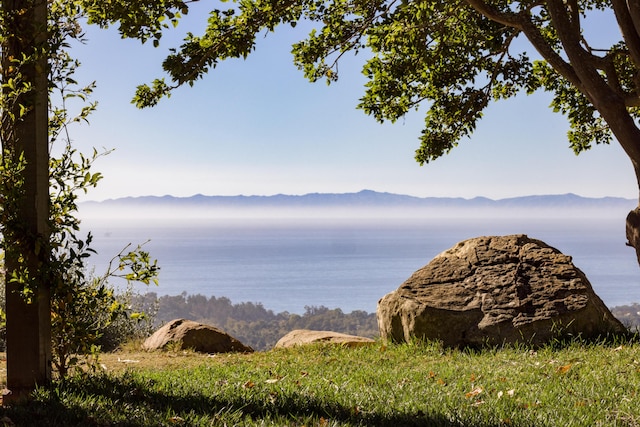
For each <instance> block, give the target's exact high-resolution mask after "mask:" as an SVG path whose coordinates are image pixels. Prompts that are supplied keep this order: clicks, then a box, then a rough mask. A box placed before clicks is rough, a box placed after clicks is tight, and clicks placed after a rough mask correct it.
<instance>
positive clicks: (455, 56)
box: [134, 0, 640, 164]
mask: <svg viewBox="0 0 640 427" xmlns="http://www.w3.org/2000/svg"><path fill="white" fill-rule="evenodd" d="M221 3H231V4H230V5H229V6H227V7H226V9H225V8H222V5H221V9H214V10H213V11H212V12H211V15H210V17H209V20H208V26H207V29H206V30H205V32H204V34H202V35H199V36H197V35H193V34H188V35H187V37H186V38H185V40H184V42H183V44H182V45H181V46H180V48H179V49H176V50H172V51H171V53H170V54H169V55H168V57H167V58H166V60H165V61H164V63H163V68H164V70H165V71H166V72H167V73H168V75H169V77H170V79H171V83H165V81H164V79H157V80H155V81H154V82H153V83H152V85H151V87H150V86H148V85H142V86H140V87H139V89H138V93H137V95H136V97H135V98H134V102H135V103H136V104H137V105H138V106H140V107H144V106H148V105H154V104H155V103H157V102H158V100H159V99H160V97H162V96H164V95H167V94H170V92H171V90H172V89H173V88H176V87H178V86H181V85H183V84H185V83H187V84H190V85H192V84H194V82H195V81H196V80H198V79H200V78H202V76H203V75H204V74H205V73H207V72H208V71H209V70H210V69H212V68H215V67H216V66H217V64H218V63H219V62H220V61H223V60H225V59H229V58H244V57H246V56H247V55H249V54H250V53H251V52H252V51H253V50H254V49H255V47H256V36H257V35H258V34H260V33H268V32H272V31H275V29H276V27H277V26H278V25H281V24H289V25H291V26H296V25H297V24H298V23H300V22H304V23H305V25H307V26H311V27H312V29H311V31H310V32H309V34H308V36H307V38H306V40H303V41H300V42H298V43H296V44H294V46H293V54H294V62H295V64H296V65H297V66H298V68H299V69H301V70H302V71H303V72H304V75H305V76H306V77H307V78H308V79H309V80H311V81H318V80H322V79H324V80H326V81H327V83H331V82H333V81H335V80H337V79H338V77H339V72H338V71H339V69H338V65H339V60H340V58H342V57H343V56H344V55H345V54H346V53H347V52H354V53H359V52H363V51H364V52H366V53H368V54H370V55H371V57H370V59H368V60H367V61H366V63H365V65H364V67H363V73H364V74H365V76H367V78H368V79H369V82H368V83H367V85H366V92H365V95H364V96H363V98H362V99H361V102H360V105H359V108H361V109H362V110H364V111H365V112H366V113H367V114H370V115H372V116H374V117H375V118H376V119H377V120H379V121H383V120H391V121H395V120H397V119H398V118H400V117H402V116H403V115H404V114H406V113H407V112H408V111H410V110H411V109H414V108H415V109H417V108H418V107H419V106H420V105H426V106H427V112H426V116H425V128H424V131H423V133H422V136H421V138H420V139H421V146H420V148H419V149H418V150H417V151H416V159H417V160H418V161H419V162H420V163H421V164H422V163H426V162H429V161H431V160H434V159H436V158H438V157H440V156H441V155H443V154H445V153H447V152H448V151H449V150H451V149H452V148H453V147H454V146H455V145H457V143H458V142H459V141H460V140H461V139H462V138H464V137H467V136H469V135H471V133H472V132H473V131H474V129H475V127H476V124H477V122H478V120H479V119H480V118H481V117H482V115H483V112H484V110H485V108H486V107H487V106H488V105H489V104H490V103H491V102H492V101H497V100H500V99H505V98H510V97H513V96H515V95H516V94H517V93H519V92H522V91H524V92H527V93H532V92H534V91H535V90H538V89H544V90H546V91H549V92H551V93H552V94H553V102H552V104H551V107H552V108H553V110H554V111H556V112H560V113H562V114H564V115H566V116H567V118H568V120H569V123H570V126H571V130H570V132H569V141H570V145H571V148H572V149H573V150H574V151H575V152H576V153H579V152H581V151H584V150H587V149H589V148H590V147H591V144H592V143H608V142H609V141H610V139H611V132H610V126H613V127H614V132H615V131H618V130H619V129H615V127H616V126H621V123H622V122H621V121H620V114H623V115H626V116H628V117H632V118H636V119H637V118H638V117H639V116H638V112H639V110H638V106H640V101H639V97H638V87H637V85H638V81H637V78H636V76H637V74H638V68H639V65H640V42H638V40H640V39H638V35H637V31H636V30H635V27H634V26H633V22H635V21H634V20H633V19H634V16H635V15H634V14H635V13H636V12H635V11H634V10H633V8H629V6H628V5H626V4H625V3H624V2H619V1H615V2H603V1H577V0H573V1H570V2H568V3H567V2H562V1H559V0H549V1H541V2H523V1H483V0H456V1H445V0H437V1H428V2H425V1H402V2H400V1H397V0H386V1H385V0H376V1H363V0H338V1H335V0H332V1H328V0H289V1H286V2H281V1H273V0H234V1H232V2H221ZM614 13H615V18H616V19H617V21H618V24H619V26H620V29H621V32H622V36H623V37H624V38H623V37H621V38H620V41H618V42H615V43H613V44H612V45H610V46H604V47H602V46H600V44H601V41H600V40H587V39H586V37H585V34H584V32H583V28H584V27H585V26H586V25H588V24H587V23H588V22H590V21H591V20H593V19H594V17H598V16H600V17H601V16H603V15H604V14H609V15H613V14H614ZM524 39H526V40H527V41H528V42H529V46H530V47H532V48H533V49H534V52H533V55H530V54H529V53H527V52H526V51H525V46H526V44H524V43H523V40H524ZM596 46H597V47H596ZM613 111H615V112H616V114H617V116H616V115H613V114H612V112H613ZM624 120H626V118H625V119H624ZM617 137H618V139H619V140H620V143H621V144H622V145H623V147H625V149H627V153H628V154H630V151H629V149H628V144H629V142H628V141H626V138H621V137H622V134H621V133H620V132H618V133H617ZM621 139H622V140H621Z"/></svg>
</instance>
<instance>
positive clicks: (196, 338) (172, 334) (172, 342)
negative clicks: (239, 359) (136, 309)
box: [142, 319, 253, 353]
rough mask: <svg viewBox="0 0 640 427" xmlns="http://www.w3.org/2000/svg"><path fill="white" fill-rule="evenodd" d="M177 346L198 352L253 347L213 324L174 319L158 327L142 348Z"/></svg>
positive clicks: (248, 348) (152, 348)
mask: <svg viewBox="0 0 640 427" xmlns="http://www.w3.org/2000/svg"><path fill="white" fill-rule="evenodd" d="M167 346H177V347H179V348H180V349H183V350H194V351H197V352H200V353H230V352H240V353H248V352H252V351H253V349H252V348H251V347H249V346H246V345H244V344H242V343H241V342H240V341H238V340H237V339H236V338H234V337H232V336H231V335H229V334H227V333H226V332H223V331H221V330H220V329H218V328H214V327H213V326H209V325H205V324H202V323H198V322H194V321H192V320H185V319H175V320H172V321H170V322H169V323H167V324H165V325H164V326H162V327H161V328H160V329H158V330H157V331H156V332H155V333H154V334H153V335H151V336H150V337H149V338H147V339H146V340H145V342H144V343H143V344H142V348H143V349H144V350H147V351H152V350H160V349H164V348H167Z"/></svg>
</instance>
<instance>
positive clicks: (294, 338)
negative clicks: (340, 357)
mask: <svg viewBox="0 0 640 427" xmlns="http://www.w3.org/2000/svg"><path fill="white" fill-rule="evenodd" d="M374 342H375V341H374V340H372V339H371V338H364V337H358V336H355V335H347V334H341V333H339V332H331V331H310V330H308V329H296V330H294V331H291V332H289V333H288V334H287V335H285V336H283V337H282V338H280V339H279V340H278V342H277V343H276V345H275V348H287V347H294V346H296V345H305V344H315V343H331V344H341V345H344V346H347V347H357V346H361V345H367V344H372V343H374Z"/></svg>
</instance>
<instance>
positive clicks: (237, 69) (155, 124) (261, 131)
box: [71, 2, 638, 200]
mask: <svg viewBox="0 0 640 427" xmlns="http://www.w3.org/2000/svg"><path fill="white" fill-rule="evenodd" d="M207 7H209V8H211V7H212V6H211V2H198V3H194V7H193V8H192V11H191V12H190V13H189V15H188V16H187V17H186V18H185V19H184V20H183V21H182V22H181V23H180V24H179V26H178V28H177V29H175V30H172V31H171V32H169V33H167V34H165V35H164V36H163V38H162V40H161V44H160V47H159V48H155V49H154V48H153V47H152V46H151V44H150V43H148V44H147V45H140V43H139V42H137V41H134V40H121V39H120V38H119V36H118V35H117V33H116V32H115V31H114V30H100V29H97V28H95V27H89V28H87V38H88V42H87V43H86V44H85V45H77V46H74V48H73V49H72V52H71V53H72V55H74V56H75V57H77V58H78V59H79V60H80V61H81V63H82V66H81V68H80V70H79V71H78V73H77V75H76V77H77V79H78V80H79V81H80V82H81V83H88V82H91V81H94V80H95V81H96V83H97V89H96V91H95V92H94V94H93V96H92V100H94V101H97V102H98V104H99V105H98V110H97V111H96V112H95V113H94V114H93V115H92V117H90V124H89V125H82V126H77V127H74V128H72V129H71V138H72V140H73V142H74V145H75V146H76V148H78V149H79V150H80V151H82V152H90V151H91V149H92V148H93V147H96V148H98V149H103V148H104V149H114V151H113V152H112V153H111V154H109V155H108V156H105V157H102V158H101V159H100V160H99V161H98V162H96V164H95V169H94V171H99V172H101V173H102V174H103V175H104V179H103V180H102V181H101V183H100V184H99V186H98V188H96V189H92V190H90V192H89V194H88V195H87V196H85V197H84V198H83V200H105V199H110V198H119V197H126V196H145V195H156V196H162V195H173V196H179V197H187V196H191V195H194V194H205V195H239V194H242V195H273V194H307V193H349V192H357V191H360V190H362V189H369V190H375V191H381V192H392V193H398V194H408V195H414V196H419V197H432V196H433V197H464V198H472V197H476V196H484V197H489V198H492V199H501V198H508V197H516V196H524V195H534V194H564V193H576V194H579V195H582V196H586V197H604V196H617V197H626V198H636V197H637V195H638V188H637V185H635V184H634V183H635V177H634V174H633V170H632V167H631V163H630V161H629V160H628V158H627V157H626V155H625V154H624V152H623V151H622V149H621V148H620V147H619V145H618V144H617V143H614V144H611V145H605V146H596V147H594V148H593V149H591V150H590V151H588V152H585V153H583V154H581V155H580V156H576V155H575V154H573V152H572V151H571V150H570V149H569V146H568V141H567V138H566V131H567V129H568V125H567V121H566V119H565V118H564V117H562V116H561V115H558V114H554V113H553V112H552V111H551V110H550V109H549V108H548V105H549V102H550V98H549V96H548V95H546V94H536V95H533V96H524V95H523V96H519V97H517V98H515V99H512V100H509V101H502V102H499V103H496V104H493V105H492V106H491V107H490V108H488V109H487V110H486V112H485V116H484V118H483V119H482V120H481V122H480V124H479V126H478V128H477V130H476V132H475V133H474V134H473V136H472V138H470V139H465V140H462V141H461V142H460V144H459V146H458V147H456V148H454V149H453V150H452V151H451V152H450V153H449V154H448V155H446V156H444V157H442V158H440V159H438V160H436V161H434V162H431V163H429V164H427V165H424V166H420V165H419V164H418V163H417V162H416V161H415V160H414V152H415V150H416V149H417V148H418V146H419V141H418V137H419V136H420V131H421V130H422V126H423V123H424V113H425V111H426V108H425V107H423V108H422V109H421V110H420V111H418V112H412V113H410V114H408V115H407V116H406V117H405V118H403V119H401V120H399V121H398V122H396V123H394V124H391V123H387V124H382V125H381V124H379V123H377V122H376V121H375V120H374V119H373V118H372V117H369V116H366V115H365V114H364V113H363V112H362V111H360V110H357V109H356V108H355V107H356V105H357V104H358V100H359V98H360V97H361V96H362V95H363V94H364V87H363V85H364V83H365V82H366V81H365V78H364V76H362V74H361V71H360V70H361V65H362V62H363V61H364V60H365V59H366V56H365V55H364V54H361V55H359V56H356V57H349V58H347V60H346V61H344V62H342V63H341V65H340V80H339V81H338V82H337V83H334V84H332V85H330V86H327V85H326V84H325V83H324V82H319V83H314V84H312V83H309V82H308V81H307V80H305V78H304V76H303V75H302V72H301V71H299V70H297V69H296V68H295V66H294V65H293V61H292V56H291V54H290V51H291V44H292V43H293V42H295V41H297V40H300V39H302V38H304V36H305V31H304V29H302V28H300V26H298V27H297V28H296V29H291V28H288V27H287V28H285V27H282V28H280V29H278V30H277V31H276V33H270V34H268V35H267V36H266V37H264V38H262V37H261V36H259V37H260V40H259V43H258V47H257V50H256V51H255V52H254V53H253V54H252V55H250V56H249V58H248V59H247V60H230V61H226V62H224V63H221V64H220V65H219V66H218V67H217V68H216V69H214V70H212V71H210V73H209V74H208V75H207V76H205V78H204V79H202V80H200V81H198V82H196V84H195V85H194V86H193V87H184V88H181V89H179V90H177V91H175V92H174V93H173V95H172V96H171V98H169V99H164V100H162V101H161V102H160V104H159V105H158V106H156V107H154V108H149V109H143V110H138V109H136V108H135V106H133V105H132V104H131V103H130V101H131V98H132V97H133V95H134V92H135V88H136V86H137V85H139V84H142V83H148V82H150V81H152V80H153V79H154V78H157V77H162V76H163V74H162V70H161V62H162V59H163V58H164V57H165V56H166V54H167V49H168V48H170V47H177V46H179V45H180V42H181V40H182V37H183V35H184V33H185V32H187V31H192V32H194V33H196V34H197V33H198V31H199V30H201V29H202V28H204V26H205V25H206V18H207V12H208V9H207ZM598 28H599V30H598V31H604V30H603V28H604V27H603V26H599V27H598Z"/></svg>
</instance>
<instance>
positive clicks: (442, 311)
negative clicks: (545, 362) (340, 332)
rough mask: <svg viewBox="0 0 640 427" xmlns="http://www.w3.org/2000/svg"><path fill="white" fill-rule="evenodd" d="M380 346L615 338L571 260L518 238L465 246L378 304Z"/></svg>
mask: <svg viewBox="0 0 640 427" xmlns="http://www.w3.org/2000/svg"><path fill="white" fill-rule="evenodd" d="M377 316H378V325H379V328H380V334H381V337H382V338H383V339H386V340H391V341H395V342H404V341H410V340H412V339H415V338H418V339H429V340H438V341H441V342H442V343H443V344H444V345H445V346H451V347H461V346H472V347H477V346H482V345H500V344H504V343H515V342H525V343H530V344H534V345H538V344H543V343H546V342H548V341H549V340H551V339H558V338H560V339H561V338H567V337H573V336H576V335H581V336H583V337H585V338H588V337H597V336H603V335H606V334H609V333H622V332H624V331H625V328H624V326H623V325H622V324H621V323H620V322H619V321H618V320H617V319H616V318H615V317H614V316H613V315H612V314H611V312H610V311H609V310H608V308H607V307H606V306H605V305H604V303H603V302H602V300H601V299H600V298H599V297H598V296H597V295H596V294H595V293H594V291H593V288H592V287H591V284H590V283H589V280H587V278H586V276H585V275H584V273H583V272H582V271H580V269H578V268H577V267H576V266H574V265H573V263H572V260H571V257H570V256H567V255H564V254H562V253H561V252H560V251H558V250H557V249H555V248H552V247H551V246H549V245H547V244H546V243H544V242H542V241H540V240H535V239H531V238H529V237H527V236H526V235H523V234H519V235H509V236H484V237H477V238H474V239H469V240H465V241H463V242H460V243H458V244H457V245H455V246H454V247H452V248H451V249H449V250H446V251H445V252H442V253H441V254H439V255H438V256H436V257H435V258H434V259H433V260H432V261H431V262H430V263H429V264H427V265H426V266H425V267H423V268H421V269H420V270H418V271H416V272H415V273H414V274H413V275H412V276H411V277H409V279H407V280H406V281H405V282H404V283H403V284H402V285H401V286H400V287H399V288H398V289H397V290H396V291H394V292H391V293H389V294H387V295H385V296H384V297H383V298H382V299H381V300H380V301H379V302H378V310H377Z"/></svg>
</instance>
